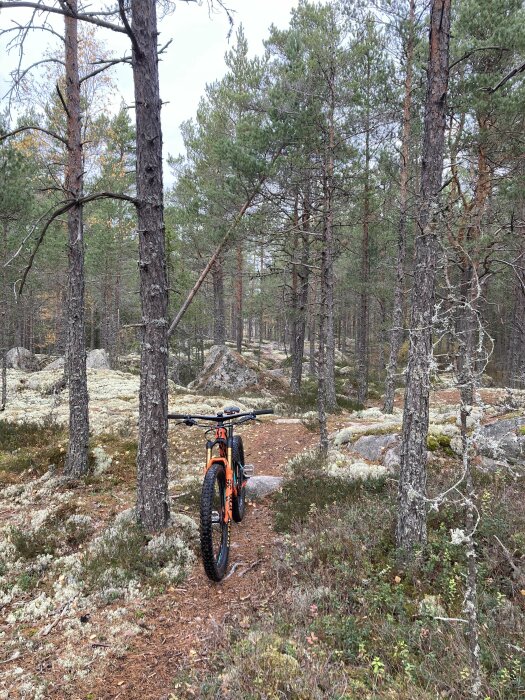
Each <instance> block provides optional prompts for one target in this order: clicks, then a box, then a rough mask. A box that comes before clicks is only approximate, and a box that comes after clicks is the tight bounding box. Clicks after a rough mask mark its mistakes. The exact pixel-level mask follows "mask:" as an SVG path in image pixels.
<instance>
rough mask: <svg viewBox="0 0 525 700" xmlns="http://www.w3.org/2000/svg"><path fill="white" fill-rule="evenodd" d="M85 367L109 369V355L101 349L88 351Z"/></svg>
mask: <svg viewBox="0 0 525 700" xmlns="http://www.w3.org/2000/svg"><path fill="white" fill-rule="evenodd" d="M86 367H87V368H88V369H111V363H110V361H109V355H108V354H107V352H106V351H105V350H104V349H103V348H100V349H98V350H90V352H88V354H87V358H86Z"/></svg>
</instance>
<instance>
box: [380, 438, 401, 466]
mask: <svg viewBox="0 0 525 700" xmlns="http://www.w3.org/2000/svg"><path fill="white" fill-rule="evenodd" d="M382 462H383V466H384V467H386V468H387V469H388V470H389V471H395V470H396V469H399V465H400V464H401V445H400V444H399V443H398V444H397V445H395V446H394V447H391V448H390V449H388V450H386V451H385V453H384V454H383V459H382Z"/></svg>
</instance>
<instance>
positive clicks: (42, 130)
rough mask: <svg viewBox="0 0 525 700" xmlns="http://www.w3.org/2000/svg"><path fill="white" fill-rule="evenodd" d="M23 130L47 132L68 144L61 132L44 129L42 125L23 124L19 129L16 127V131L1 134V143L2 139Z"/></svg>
mask: <svg viewBox="0 0 525 700" xmlns="http://www.w3.org/2000/svg"><path fill="white" fill-rule="evenodd" d="M22 131H41V132H42V133H44V134H47V135H48V136H52V137H53V138H54V139H57V141H61V142H62V143H63V144H64V145H65V146H67V140H66V139H65V138H64V137H63V136H60V134H57V133H56V132H55V131H49V129H43V128H42V127H40V126H21V127H20V128H19V129H15V130H14V131H10V132H9V133H8V134H3V135H2V136H0V143H1V142H2V141H5V139H7V138H9V137H10V136H15V135H16V134H20V133H21V132H22Z"/></svg>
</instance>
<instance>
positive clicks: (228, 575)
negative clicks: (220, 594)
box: [222, 561, 246, 581]
mask: <svg viewBox="0 0 525 700" xmlns="http://www.w3.org/2000/svg"><path fill="white" fill-rule="evenodd" d="M239 566H246V562H244V561H236V562H235V564H234V565H233V566H232V568H231V569H230V573H229V574H227V575H226V576H225V577H224V578H223V579H222V580H223V581H227V580H228V579H229V578H230V576H233V574H234V573H235V571H236V570H237V569H238V567H239Z"/></svg>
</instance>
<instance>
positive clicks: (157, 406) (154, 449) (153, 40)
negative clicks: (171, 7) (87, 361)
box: [131, 0, 170, 531]
mask: <svg viewBox="0 0 525 700" xmlns="http://www.w3.org/2000/svg"><path fill="white" fill-rule="evenodd" d="M131 15H132V32H133V34H134V37H135V38H134V41H133V54H132V65H133V78H134V85H135V108H136V123H137V199H138V206H137V217H138V233H139V269H140V300H141V307H142V324H143V328H142V345H141V360H140V398H139V445H138V455H137V516H138V519H139V521H140V522H141V523H142V524H143V525H144V527H145V528H146V529H147V530H149V531H155V530H159V529H161V528H163V527H165V526H166V525H167V523H168V520H169V513H170V507H169V497H168V456H167V447H168V420H167V412H168V334H167V331H168V322H167V310H168V282H167V272H166V251H165V231H164V216H163V188H162V131H161V124H160V110H161V100H160V92H159V72H158V55H157V39H158V32H157V16H156V3H155V0H131Z"/></svg>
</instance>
